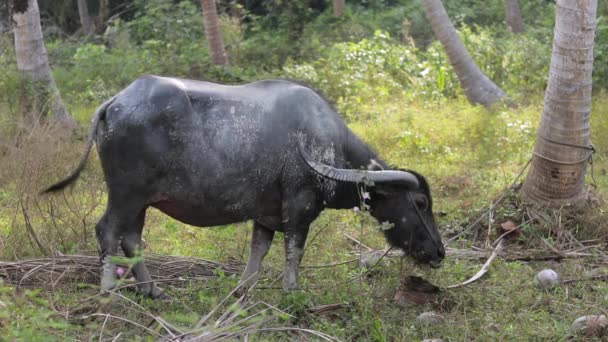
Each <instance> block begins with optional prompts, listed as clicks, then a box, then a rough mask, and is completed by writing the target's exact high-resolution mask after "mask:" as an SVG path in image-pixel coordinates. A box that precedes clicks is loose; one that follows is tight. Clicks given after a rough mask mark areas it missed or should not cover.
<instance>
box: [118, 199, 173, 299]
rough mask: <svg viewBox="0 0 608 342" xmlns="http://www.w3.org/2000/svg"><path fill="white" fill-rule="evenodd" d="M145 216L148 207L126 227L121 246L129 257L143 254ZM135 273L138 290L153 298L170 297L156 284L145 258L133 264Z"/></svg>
mask: <svg viewBox="0 0 608 342" xmlns="http://www.w3.org/2000/svg"><path fill="white" fill-rule="evenodd" d="M145 217H146V208H144V209H142V210H141V211H140V213H139V215H137V218H136V219H135V220H134V221H133V223H131V224H130V225H128V226H125V227H124V230H123V234H122V240H121V247H122V250H123V252H125V256H126V257H127V258H133V257H136V256H141V253H142V248H141V234H142V231H143V228H144V221H145ZM133 273H134V274H135V279H136V280H137V290H138V291H139V292H140V293H142V294H144V295H146V296H150V297H152V298H161V299H168V298H169V296H168V295H167V294H166V293H165V292H163V291H162V290H161V289H160V288H158V287H157V286H156V285H155V284H154V282H153V281H152V278H151V277H150V272H148V268H147V267H146V264H145V263H144V261H143V260H141V261H139V262H137V263H136V264H135V265H133Z"/></svg>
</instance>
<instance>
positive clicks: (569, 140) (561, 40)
mask: <svg viewBox="0 0 608 342" xmlns="http://www.w3.org/2000/svg"><path fill="white" fill-rule="evenodd" d="M596 12H597V0H557V4H556V7H555V13H556V16H555V33H554V37H553V55H552V57H551V66H550V69H549V82H548V85H547V90H546V92H545V105H544V108H543V113H542V117H541V122H540V126H539V128H538V135H537V139H536V144H535V145H534V150H533V152H532V153H533V156H532V164H531V167H530V171H529V172H528V175H527V177H526V180H525V182H524V185H523V188H522V196H523V197H524V199H526V200H528V201H530V202H534V203H539V204H548V205H563V204H568V203H572V204H575V203H577V202H579V201H580V200H581V199H583V198H584V197H585V172H586V168H587V164H588V162H589V160H590V159H589V158H590V156H591V153H592V152H593V151H592V147H591V138H590V133H591V130H590V127H589V118H590V116H591V71H592V69H593V40H594V37H595V18H596Z"/></svg>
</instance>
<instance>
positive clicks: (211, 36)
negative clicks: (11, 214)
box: [201, 0, 228, 65]
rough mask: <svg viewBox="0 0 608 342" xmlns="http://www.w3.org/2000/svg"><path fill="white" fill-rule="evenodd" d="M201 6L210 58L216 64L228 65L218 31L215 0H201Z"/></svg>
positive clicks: (220, 34)
mask: <svg viewBox="0 0 608 342" xmlns="http://www.w3.org/2000/svg"><path fill="white" fill-rule="evenodd" d="M201 5H202V7H203V23H204V25H205V34H206V36H207V44H208V46H209V52H210V53H211V59H212V60H213V63H215V64H217V65H228V56H227V55H226V49H225V48H224V38H222V33H221V32H220V25H219V20H218V17H217V9H216V7H215V0H201Z"/></svg>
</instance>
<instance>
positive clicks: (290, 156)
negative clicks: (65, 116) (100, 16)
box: [45, 76, 445, 297]
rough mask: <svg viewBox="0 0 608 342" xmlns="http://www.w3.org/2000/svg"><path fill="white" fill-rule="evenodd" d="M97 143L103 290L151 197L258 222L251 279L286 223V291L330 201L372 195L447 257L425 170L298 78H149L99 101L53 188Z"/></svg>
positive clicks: (385, 213) (391, 221)
mask: <svg viewBox="0 0 608 342" xmlns="http://www.w3.org/2000/svg"><path fill="white" fill-rule="evenodd" d="M94 142H95V143H96V144H97V150H98V153H99V156H100V160H101V165H102V167H103V172H104V176H105V181H106V183H107V186H108V204H107V208H106V211H105V214H104V215H103V217H102V218H101V219H100V220H99V222H98V223H97V226H96V235H97V240H98V244H99V253H100V258H101V262H102V280H101V287H102V289H103V290H108V289H111V288H113V287H114V286H115V285H116V279H115V267H116V266H115V265H113V264H112V262H111V260H110V258H109V256H112V255H114V254H115V253H116V252H117V248H118V244H119V243H120V244H121V247H122V249H123V251H124V253H125V254H126V255H127V256H133V255H134V254H136V253H137V251H138V249H139V248H140V245H141V234H142V229H143V225H144V217H145V213H146V209H147V208H148V207H150V206H152V207H155V208H157V209H159V210H160V211H162V212H164V213H165V214H167V215H169V216H171V217H173V218H175V219H177V220H179V221H181V222H184V223H187V224H191V225H195V226H201V227H206V226H216V225H224V224H229V223H234V222H242V221H246V220H253V235H252V240H251V255H250V257H249V261H248V263H247V267H246V269H245V271H244V273H243V276H242V279H250V280H251V279H254V278H255V277H256V276H257V271H258V270H259V268H260V264H261V262H262V260H263V259H264V256H265V255H266V253H267V252H268V249H269V247H270V245H271V242H272V239H273V236H274V234H275V231H280V232H283V233H284V234H285V235H284V236H285V254H286V270H285V275H284V279H283V280H284V281H283V288H284V289H286V290H289V289H295V288H297V286H298V283H297V276H298V267H299V264H300V261H301V259H302V255H303V246H304V243H305V241H306V236H307V234H308V230H309V227H310V224H311V222H312V221H313V220H315V218H316V217H317V216H318V215H319V213H320V212H321V211H322V210H323V209H324V208H353V207H355V206H360V203H361V201H365V202H366V205H368V206H369V208H370V211H371V215H372V216H374V217H375V218H376V219H377V220H378V221H379V222H382V223H384V226H385V227H391V228H390V229H386V230H385V231H384V234H385V236H386V239H387V241H388V242H389V243H390V244H391V245H392V246H394V247H397V248H400V249H403V250H404V251H405V252H407V253H408V254H409V255H411V256H412V257H414V258H415V259H416V260H418V261H420V262H423V263H428V264H430V265H431V266H434V267H438V266H439V263H440V262H441V260H442V259H443V257H444V256H445V251H444V248H443V245H442V242H441V237H440V235H439V233H438V231H437V228H436V225H435V220H434V217H433V212H432V206H433V202H432V198H431V194H430V191H429V185H428V183H427V181H426V180H425V178H424V177H423V176H421V175H420V174H418V173H416V172H413V171H407V170H389V168H388V166H387V164H386V163H385V162H383V161H382V160H381V159H380V158H379V157H378V155H377V154H376V153H374V152H373V151H372V150H371V149H370V148H369V147H368V146H367V145H366V144H365V143H363V142H362V141H361V140H360V139H359V138H358V137H357V136H355V134H353V132H351V130H350V129H349V128H348V127H347V126H346V124H345V123H344V122H343V121H342V120H341V119H340V117H339V116H338V114H337V113H336V112H335V111H334V110H333V109H332V107H331V106H330V105H329V104H328V103H327V101H325V100H324V99H323V98H322V97H321V96H319V95H318V94H317V93H316V92H314V91H313V90H311V89H310V88H308V87H305V86H302V85H299V84H296V83H294V82H290V81H285V80H265V81H259V82H253V83H249V84H244V85H238V86H227V85H221V84H215V83H210V82H202V81H193V80H187V79H178V78H167V77H158V76H144V77H141V78H139V79H137V80H136V81H134V82H133V83H131V84H130V85H129V86H128V87H127V88H125V89H124V90H122V91H121V92H120V93H118V94H117V95H115V96H114V97H112V98H111V99H110V100H108V101H106V102H105V103H103V104H102V105H101V106H100V107H99V108H98V109H97V110H96V112H95V114H94V116H93V123H92V127H91V129H90V131H89V136H88V145H87V147H86V151H85V154H84V156H83V158H82V160H81V161H80V164H79V165H78V166H77V168H76V169H75V170H74V171H73V172H72V174H71V175H69V176H68V177H67V178H66V179H64V180H63V181H61V182H59V183H57V184H55V185H53V186H51V187H49V188H48V189H46V190H45V192H53V191H57V190H60V189H62V188H64V187H65V186H67V185H68V184H70V183H72V182H74V181H75V180H76V179H77V178H78V175H79V173H80V172H81V171H82V169H83V168H84V166H85V164H86V161H87V158H88V155H89V153H90V151H91V148H92V145H93V143H94ZM363 188H365V189H366V190H365V191H366V192H367V193H365V196H363V197H365V198H363V197H362V194H363V192H362V191H363V190H362V189H363ZM367 194H369V196H367ZM367 197H369V199H368V198H367ZM133 271H134V273H135V276H136V279H137V280H138V281H139V282H141V284H140V285H139V290H140V291H141V292H143V293H144V294H146V295H150V296H152V297H159V296H164V294H163V292H162V291H161V290H160V289H159V288H158V287H156V286H155V285H154V284H153V283H152V282H151V281H150V275H149V273H148V270H147V269H146V266H145V265H144V262H140V263H138V264H137V265H136V266H134V269H133Z"/></svg>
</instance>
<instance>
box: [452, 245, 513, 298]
mask: <svg viewBox="0 0 608 342" xmlns="http://www.w3.org/2000/svg"><path fill="white" fill-rule="evenodd" d="M504 241H505V240H504V238H501V239H500V240H499V241H498V244H496V247H494V250H493V251H492V254H491V255H490V257H489V258H488V260H487V261H486V263H485V264H483V266H482V267H481V269H480V270H479V272H477V273H476V274H475V275H474V276H472V277H471V278H469V279H468V280H466V281H464V282H462V283H460V284H456V285H451V286H448V289H452V288H456V287H462V286H465V285H468V284H470V283H472V282H474V281H476V280H478V279H479V278H481V277H482V276H483V275H484V274H486V272H488V269H489V268H490V265H491V264H492V261H494V259H495V258H496V256H497V255H498V253H499V252H500V251H501V250H502V247H503V242H504Z"/></svg>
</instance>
